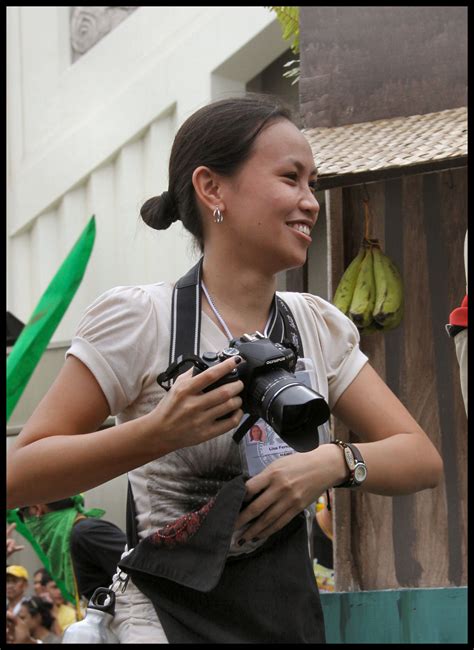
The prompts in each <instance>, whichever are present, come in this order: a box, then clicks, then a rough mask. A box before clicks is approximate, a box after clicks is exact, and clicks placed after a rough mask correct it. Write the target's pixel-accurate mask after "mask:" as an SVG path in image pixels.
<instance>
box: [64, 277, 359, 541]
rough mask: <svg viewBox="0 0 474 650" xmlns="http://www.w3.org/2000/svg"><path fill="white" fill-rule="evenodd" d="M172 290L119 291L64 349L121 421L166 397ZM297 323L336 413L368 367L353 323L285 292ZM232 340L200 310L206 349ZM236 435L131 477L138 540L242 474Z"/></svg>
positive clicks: (100, 302)
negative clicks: (163, 376)
mask: <svg viewBox="0 0 474 650" xmlns="http://www.w3.org/2000/svg"><path fill="white" fill-rule="evenodd" d="M172 290H173V285H171V284H167V283H156V284H148V285H140V286H120V287H115V288H113V289H110V290H109V291H106V292H105V293H104V294H102V295H101V296H99V298H97V299H96V300H95V301H94V302H93V303H92V304H91V305H90V307H89V308H88V309H87V310H86V312H85V313H84V315H83V317H82V319H81V321H80V323H79V325H78V328H77V331H76V335H75V336H74V338H73V340H72V343H71V347H70V348H69V349H68V351H67V352H66V356H67V355H69V354H72V355H74V356H75V357H77V358H78V359H80V361H82V363H84V364H85V365H86V366H87V367H88V368H89V370H90V371H91V372H92V374H93V375H94V377H95V378H96V380H97V382H98V383H99V385H100V387H101V389H102V391H103V392H104V395H105V397H106V399H107V401H108V404H109V407H110V413H111V415H113V416H115V419H116V424H121V423H123V422H127V421H130V420H132V419H134V418H137V417H140V416H143V415H145V414H147V413H149V412H150V411H151V410H152V409H154V408H155V406H156V405H157V404H158V402H159V400H160V399H161V398H162V397H163V395H164V391H163V389H162V388H161V387H160V386H159V384H158V383H157V381H156V378H157V376H158V375H159V374H160V373H161V372H163V371H164V370H166V368H167V367H168V362H169V344H170V319H171V295H172ZM278 295H280V296H281V297H282V298H283V300H284V301H285V302H286V303H287V305H288V306H289V307H290V309H291V311H292V313H293V316H294V318H295V320H296V322H297V324H298V328H299V331H300V334H301V338H302V343H303V348H304V352H305V356H306V357H311V359H312V360H313V364H314V367H315V371H316V375H317V378H318V391H319V392H320V393H321V394H322V395H323V396H324V398H325V399H326V400H327V402H328V404H329V407H330V408H332V407H333V406H334V404H335V403H336V402H337V400H338V399H339V397H340V396H341V395H342V393H343V392H344V391H345V389H346V388H347V387H348V386H349V384H350V383H351V382H352V381H353V380H354V378H355V377H356V375H357V374H358V373H359V371H360V370H361V368H362V366H363V365H364V364H365V363H366V362H367V357H366V355H365V354H363V353H362V351H361V350H360V348H359V333H358V330H357V328H356V327H355V325H354V324H353V323H352V322H351V321H350V320H349V319H348V318H347V317H346V316H344V315H343V314H342V312H340V311H339V310H338V309H337V308H336V307H334V306H333V305H331V304H330V303H329V302H327V301H326V300H323V299H322V298H319V297H317V296H314V295H311V294H307V293H292V292H279V293H278ZM227 345H228V339H227V337H226V335H225V334H224V333H223V332H222V331H221V330H220V328H219V327H218V326H217V325H216V324H215V323H214V322H213V321H212V320H211V319H210V318H209V316H208V315H207V314H206V313H204V312H203V313H202V319H201V339H200V350H201V352H205V351H211V350H212V351H219V350H222V349H223V348H225V347H227ZM232 433H233V431H230V432H228V433H226V434H224V435H222V436H219V437H218V438H215V439H213V440H209V441H207V442H204V443H201V444H199V445H194V446H191V447H183V448H181V449H178V450H176V451H174V452H172V453H169V454H167V455H165V456H163V457H161V458H157V459H156V460H153V461H151V462H149V463H147V464H146V465H143V466H142V467H139V468H137V469H134V470H132V471H130V472H129V479H130V482H131V485H132V490H133V494H134V498H135V505H136V510H137V527H138V534H139V536H140V538H143V537H145V536H147V535H148V534H150V533H152V532H154V531H155V530H157V529H158V528H161V527H162V526H164V525H165V524H167V523H169V522H170V521H173V520H174V519H176V518H177V517H179V516H181V515H183V514H185V513H188V512H191V511H193V510H196V509H198V508H200V507H201V506H202V505H204V503H205V502H206V501H208V500H209V499H210V498H211V497H213V496H215V494H216V493H217V492H218V490H219V488H220V487H221V485H222V484H223V482H225V481H228V480H231V479H232V478H234V477H235V476H237V475H238V474H240V473H241V472H242V466H241V460H240V453H239V450H238V446H237V445H236V444H235V443H234V441H233V440H232Z"/></svg>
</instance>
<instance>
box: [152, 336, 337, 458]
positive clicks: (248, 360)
mask: <svg viewBox="0 0 474 650" xmlns="http://www.w3.org/2000/svg"><path fill="white" fill-rule="evenodd" d="M236 355H239V356H241V357H242V362H241V363H240V364H239V365H238V366H236V367H235V368H234V369H233V370H232V371H231V372H230V373H228V374H227V375H225V376H224V377H222V378H221V379H219V380H218V381H216V382H215V383H214V384H212V385H210V386H208V387H207V388H206V389H205V392H208V391H211V390H214V389H215V388H218V387H219V386H222V385H224V384H228V383H231V382H234V381H238V380H239V379H240V380H242V382H243V384H244V388H243V391H242V392H241V393H240V397H241V398H242V410H243V411H244V413H247V414H248V416H249V417H247V419H246V420H244V421H243V422H242V423H241V425H240V426H239V427H238V429H237V431H236V433H235V434H234V440H235V441H236V442H239V440H240V439H241V438H242V437H243V436H244V435H245V433H246V432H247V431H248V430H249V429H250V427H251V426H252V424H254V422H256V421H257V420H258V419H259V418H263V419H264V420H265V422H267V423H268V424H269V425H270V426H271V427H272V428H273V429H274V431H276V433H277V434H278V435H279V436H280V438H281V439H282V440H284V441H285V442H286V443H287V444H288V445H289V446H290V447H292V448H293V449H295V450H296V451H310V450H311V449H315V448H316V447H317V446H318V444H319V437H318V426H319V425H321V424H323V423H324V422H326V421H327V420H328V419H329V415H330V411H329V407H328V405H327V403H326V401H325V399H324V397H322V395H320V394H319V393H317V392H316V391H315V390H313V389H312V388H309V387H308V386H306V385H305V384H303V383H301V382H299V381H298V380H297V378H296V375H295V374H294V371H295V368H296V361H297V353H296V349H295V348H294V346H293V345H292V344H291V343H289V342H288V341H286V340H285V341H284V345H282V344H280V343H273V341H271V340H270V339H268V338H266V337H265V336H263V334H261V333H260V332H255V333H254V334H244V335H243V336H241V337H240V338H239V339H233V340H231V341H230V342H229V347H227V348H225V349H224V350H222V351H221V352H205V353H204V354H203V355H202V357H198V356H196V355H191V354H189V355H182V356H181V357H180V358H178V360H177V362H176V363H175V364H172V366H174V368H172V366H170V368H168V370H167V371H166V373H163V374H162V375H160V376H159V377H158V383H160V385H163V384H162V382H161V381H160V378H163V376H164V375H167V378H168V379H169V378H170V376H174V375H175V374H177V371H178V369H179V368H180V367H181V366H182V365H183V364H184V363H188V362H191V364H192V365H193V366H194V370H193V374H194V375H197V374H200V373H201V372H204V370H207V369H208V368H211V367H212V366H215V365H217V364H218V363H222V361H225V360H226V359H228V358H230V357H233V356H236ZM163 387H164V388H166V386H163ZM224 417H226V416H224Z"/></svg>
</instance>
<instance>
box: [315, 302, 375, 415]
mask: <svg viewBox="0 0 474 650" xmlns="http://www.w3.org/2000/svg"><path fill="white" fill-rule="evenodd" d="M303 297H304V298H305V300H306V302H307V304H308V306H309V308H310V310H311V313H312V316H313V319H314V324H315V326H316V331H317V333H318V337H319V343H320V347H321V351H322V356H323V362H324V364H325V368H326V376H327V381H328V389H329V408H332V407H333V406H334V405H335V404H336V402H337V400H338V399H339V398H340V396H341V395H342V393H343V392H344V391H345V390H346V388H347V387H348V386H349V384H350V383H351V382H352V381H354V379H355V378H356V376H357V375H358V373H359V372H360V370H361V369H362V367H363V366H364V365H365V364H366V363H367V361H368V358H367V356H366V355H365V354H364V353H363V352H362V351H361V349H360V347H359V343H360V335H359V331H358V329H357V327H356V326H355V325H354V323H353V322H352V321H351V320H350V319H349V318H347V316H345V315H344V314H343V313H342V312H341V311H340V310H339V309H338V308H337V307H335V306H334V305H332V304H331V303H330V302H328V301H327V300H324V299H323V298H320V297H319V296H314V295H312V294H309V293H304V294H303Z"/></svg>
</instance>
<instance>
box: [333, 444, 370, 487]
mask: <svg viewBox="0 0 474 650" xmlns="http://www.w3.org/2000/svg"><path fill="white" fill-rule="evenodd" d="M331 442H332V444H334V445H338V446H339V447H341V449H342V451H343V452H344V460H345V463H346V466H347V468H348V470H349V477H348V478H347V480H345V481H343V482H342V483H339V484H338V485H335V486H334V487H358V486H359V485H360V483H358V482H357V481H356V480H355V477H354V475H355V469H356V467H357V465H364V467H365V462H364V459H363V458H362V454H361V453H360V451H359V450H358V449H357V447H356V446H355V445H352V444H351V443H350V442H344V441H343V440H331ZM365 469H366V471H367V468H365Z"/></svg>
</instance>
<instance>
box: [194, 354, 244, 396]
mask: <svg viewBox="0 0 474 650" xmlns="http://www.w3.org/2000/svg"><path fill="white" fill-rule="evenodd" d="M240 361H242V358H241V357H232V358H231V359H226V360H225V361H222V363H218V364H217V365H215V366H212V367H211V368H208V369H207V370H204V372H201V373H200V374H199V375H196V376H195V377H193V378H192V390H193V392H194V393H200V392H201V391H203V390H204V389H205V388H207V387H208V386H211V385H212V384H213V383H215V382H216V381H217V380H218V379H222V377H225V375H228V374H229V373H231V372H232V370H234V369H235V368H236V367H237V365H238V364H239V363H240Z"/></svg>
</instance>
